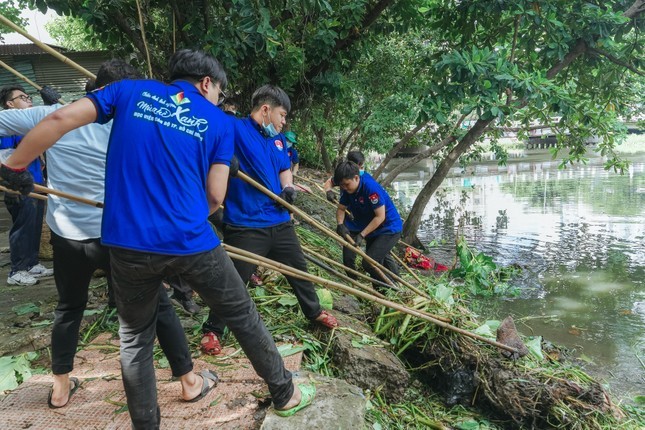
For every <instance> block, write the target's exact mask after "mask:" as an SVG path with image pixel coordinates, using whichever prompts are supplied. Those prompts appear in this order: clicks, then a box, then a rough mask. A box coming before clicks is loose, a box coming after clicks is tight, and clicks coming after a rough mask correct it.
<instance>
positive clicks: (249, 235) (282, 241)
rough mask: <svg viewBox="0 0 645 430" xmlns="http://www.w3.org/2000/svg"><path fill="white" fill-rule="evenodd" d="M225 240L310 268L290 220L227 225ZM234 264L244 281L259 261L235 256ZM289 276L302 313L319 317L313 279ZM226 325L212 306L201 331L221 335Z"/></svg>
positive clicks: (237, 245)
mask: <svg viewBox="0 0 645 430" xmlns="http://www.w3.org/2000/svg"><path fill="white" fill-rule="evenodd" d="M224 242H225V243H226V244H227V245H231V246H235V247H236V248H241V249H244V250H246V251H249V252H253V253H254V254H258V255H260V256H262V257H267V258H270V259H272V260H275V261H278V262H280V263H283V264H286V265H287V266H290V267H293V268H296V269H298V270H302V271H303V272H306V271H307V262H306V261H305V257H304V255H303V253H302V248H301V247H300V241H299V240H298V236H297V235H296V230H295V228H294V227H293V224H292V223H291V222H290V221H289V222H286V223H283V224H279V225H276V226H273V227H266V228H243V227H233V226H231V225H225V226H224ZM233 264H234V265H235V269H236V270H237V273H239V275H240V278H242V281H243V282H244V283H246V282H248V280H249V278H250V277H251V275H252V274H253V272H255V269H256V268H257V267H258V266H257V265H256V264H251V263H246V262H243V261H240V260H233ZM286 278H287V281H288V282H289V285H290V286H291V288H293V293H294V294H295V295H296V298H297V299H298V304H300V309H302V313H303V314H304V315H305V317H307V318H308V319H310V320H313V319H316V318H317V317H318V316H319V315H320V313H321V312H322V308H321V307H320V301H319V300H318V295H317V294H316V289H315V287H314V285H313V284H312V283H311V282H310V281H304V280H302V279H296V278H293V277H291V276H286ZM225 327H226V326H225V324H224V323H223V321H222V320H221V318H219V317H218V316H217V314H216V313H215V312H214V311H213V309H211V311H210V313H209V315H208V320H207V321H206V322H205V323H204V324H203V326H202V331H203V332H204V333H207V332H209V331H212V332H214V333H217V334H218V335H219V336H221V335H222V334H223V333H224V328H225Z"/></svg>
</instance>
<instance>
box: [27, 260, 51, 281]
mask: <svg viewBox="0 0 645 430" xmlns="http://www.w3.org/2000/svg"><path fill="white" fill-rule="evenodd" d="M29 274H30V275H31V276H33V277H34V278H45V277H47V276H54V269H48V268H46V267H45V266H43V265H42V264H40V263H38V264H36V265H35V266H32V267H31V269H29Z"/></svg>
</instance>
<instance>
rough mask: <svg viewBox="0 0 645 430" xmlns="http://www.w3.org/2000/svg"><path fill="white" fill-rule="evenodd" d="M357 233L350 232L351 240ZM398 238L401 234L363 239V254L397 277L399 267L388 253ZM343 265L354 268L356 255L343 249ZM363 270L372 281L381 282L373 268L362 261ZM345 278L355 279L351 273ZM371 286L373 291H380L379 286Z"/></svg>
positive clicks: (349, 250)
mask: <svg viewBox="0 0 645 430" xmlns="http://www.w3.org/2000/svg"><path fill="white" fill-rule="evenodd" d="M358 233H359V232H350V236H351V237H352V239H354V240H356V236H358ZM400 238H401V233H393V234H381V235H378V236H374V237H369V236H368V237H367V238H365V253H366V254H367V255H368V256H370V257H371V258H372V259H374V260H375V261H377V262H378V263H380V264H382V265H383V266H385V267H386V268H387V269H388V270H389V271H391V272H392V273H394V274H396V275H398V274H399V267H398V266H397V264H396V261H395V260H394V258H393V257H392V256H391V255H390V251H391V250H392V248H394V245H396V243H397V242H398V241H399V239H400ZM343 264H344V265H345V267H349V268H350V269H355V268H356V253H355V252H354V251H352V250H351V249H348V248H346V247H343ZM363 269H365V271H366V272H367V273H369V274H370V276H371V277H372V278H373V279H377V280H379V281H383V279H381V276H380V275H379V274H378V272H377V271H376V269H374V267H372V265H371V264H370V263H369V262H367V261H365V260H363ZM347 276H349V277H351V278H352V279H356V275H354V274H353V273H351V272H347ZM386 276H387V274H386ZM373 286H374V288H375V289H378V290H380V289H382V287H381V286H380V285H379V284H375V283H373Z"/></svg>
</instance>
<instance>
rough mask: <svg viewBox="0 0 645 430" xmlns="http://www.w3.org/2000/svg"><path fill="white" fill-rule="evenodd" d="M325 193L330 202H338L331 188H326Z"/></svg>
mask: <svg viewBox="0 0 645 430" xmlns="http://www.w3.org/2000/svg"><path fill="white" fill-rule="evenodd" d="M325 194H326V195H327V200H329V201H330V202H332V203H338V199H337V198H336V193H335V192H333V191H332V190H328V191H327V192H326V193H325Z"/></svg>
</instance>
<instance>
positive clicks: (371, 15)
mask: <svg viewBox="0 0 645 430" xmlns="http://www.w3.org/2000/svg"><path fill="white" fill-rule="evenodd" d="M393 2H394V0H379V1H378V2H377V3H376V4H375V5H374V7H372V9H371V10H369V11H368V12H367V13H366V14H365V16H364V17H363V21H362V22H361V28H355V29H354V31H351V32H350V33H349V34H348V35H347V37H345V38H344V39H338V40H336V43H335V45H334V48H333V50H332V52H331V53H330V54H329V55H328V56H327V60H325V61H322V62H320V63H319V64H318V65H317V66H315V67H314V68H313V69H311V70H310V71H309V72H308V73H307V74H306V80H307V81H311V80H312V79H313V78H314V77H316V76H318V75H319V74H320V73H322V72H323V71H325V70H326V69H327V68H328V67H329V65H330V64H331V60H333V59H334V57H335V54H337V53H339V52H341V51H343V50H345V49H347V48H349V47H350V46H352V45H353V44H354V43H356V42H357V41H358V40H360V37H361V33H362V32H364V31H365V30H367V28H368V27H369V26H371V25H372V24H374V22H375V21H376V20H377V19H378V17H379V16H381V14H382V13H383V11H385V9H387V7H388V6H390V5H391V4H392V3H393Z"/></svg>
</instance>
